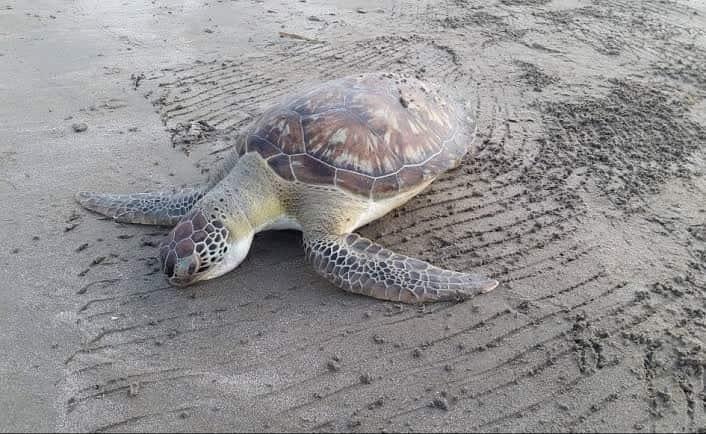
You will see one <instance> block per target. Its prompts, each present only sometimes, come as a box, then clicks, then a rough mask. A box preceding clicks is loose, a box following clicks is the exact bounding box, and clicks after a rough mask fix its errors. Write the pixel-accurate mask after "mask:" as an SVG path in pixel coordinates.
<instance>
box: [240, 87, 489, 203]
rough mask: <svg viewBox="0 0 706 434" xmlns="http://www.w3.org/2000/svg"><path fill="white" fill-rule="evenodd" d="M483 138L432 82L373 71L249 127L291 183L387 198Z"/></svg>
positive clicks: (260, 149)
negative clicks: (321, 186)
mask: <svg viewBox="0 0 706 434" xmlns="http://www.w3.org/2000/svg"><path fill="white" fill-rule="evenodd" d="M474 135H475V125H474V123H473V121H472V120H471V119H470V118H468V117H467V116H466V114H465V113H463V111H462V110H461V109H460V108H459V107H457V106H456V105H455V104H453V103H452V102H451V101H450V100H449V99H448V98H444V97H443V96H442V95H441V94H440V93H439V90H438V89H437V88H435V87H432V86H431V85H429V84H425V83H422V82H421V81H419V80H417V79H415V78H411V77H406V76H403V75H399V74H390V73H372V74H361V75H356V76H350V77H345V78H342V79H338V80H333V81H329V82H326V83H323V84H320V85H318V86H316V87H313V88H310V89H309V90H307V91H304V92H300V93H298V94H296V95H294V96H291V97H289V98H287V99H285V100H284V101H283V102H282V103H280V104H277V105H276V106H274V107H272V108H270V109H269V110H267V111H266V112H265V113H264V114H263V115H262V117H261V118H260V119H259V120H257V121H256V122H255V123H254V125H253V126H252V127H251V128H250V129H249V131H248V133H247V136H246V140H245V143H244V144H245V146H244V147H243V151H244V152H257V153H259V154H260V155H261V156H262V158H264V159H265V160H266V161H267V162H268V164H269V166H270V167H271V168H272V170H273V171H274V172H276V173H277V174H278V175H279V176H281V177H282V178H284V179H286V180H289V181H298V182H302V183H308V184H317V185H327V186H336V187H339V188H341V189H343V190H346V191H348V192H350V193H354V194H357V195H360V196H364V197H366V198H373V199H380V198H385V197H391V196H394V195H396V194H398V193H401V192H405V191H408V190H411V189H413V188H415V187H418V186H419V185H421V184H422V183H424V182H426V181H429V180H431V179H433V178H435V177H436V176H437V175H439V174H440V173H442V172H444V171H446V170H448V169H450V168H452V167H455V166H457V165H458V163H459V161H460V159H461V158H462V157H463V155H464V154H465V153H466V151H467V150H468V148H469V146H470V145H471V143H472V141H473V138H474Z"/></svg>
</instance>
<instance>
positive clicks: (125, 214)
mask: <svg viewBox="0 0 706 434" xmlns="http://www.w3.org/2000/svg"><path fill="white" fill-rule="evenodd" d="M206 191H207V188H206V187H196V188H185V189H182V190H178V191H172V190H164V191H156V192H152V193H134V194H108V193H93V192H87V191H81V192H78V193H76V201H77V202H78V203H80V204H81V205H82V206H83V207H84V208H87V209H89V210H91V211H95V212H97V213H100V214H103V215H105V216H108V217H112V218H113V219H114V220H115V221H118V222H123V223H138V224H143V225H163V226H172V225H175V224H176V223H178V222H179V220H180V219H181V218H182V217H183V216H184V215H185V214H187V213H188V212H189V210H191V208H192V207H193V206H194V204H196V202H198V201H199V200H200V199H201V198H202V197H203V196H204V194H205V193H206Z"/></svg>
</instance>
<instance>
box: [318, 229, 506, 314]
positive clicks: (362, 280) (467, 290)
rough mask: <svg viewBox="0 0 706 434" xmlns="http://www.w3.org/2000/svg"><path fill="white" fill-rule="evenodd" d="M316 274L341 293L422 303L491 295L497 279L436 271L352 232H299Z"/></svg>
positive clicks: (431, 266)
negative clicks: (301, 233)
mask: <svg viewBox="0 0 706 434" xmlns="http://www.w3.org/2000/svg"><path fill="white" fill-rule="evenodd" d="M304 248H305V250H306V257H307V259H308V260H309V261H310V262H311V263H312V265H313V266H314V268H315V269H316V271H317V272H318V273H319V274H321V275H322V276H324V277H326V278H327V279H328V280H330V281H331V282H333V283H334V284H336V285H337V286H339V287H341V288H343V289H344V290H346V291H350V292H354V293H358V294H364V295H368V296H371V297H375V298H379V299H382V300H392V301H401V302H404V303H425V302H433V301H443V300H459V299H467V298H471V297H473V296H475V295H478V294H481V293H485V292H489V291H492V290H493V289H495V287H496V286H498V281H497V280H494V279H489V278H486V277H482V276H477V275H475V274H467V273H459V272H456V271H451V270H444V269H443V268H439V267H435V266H434V265H431V264H429V263H428V262H424V261H421V260H419V259H414V258H410V257H409V256H404V255H400V254H398V253H395V252H393V251H391V250H388V249H386V248H384V247H382V246H380V245H379V244H376V243H374V242H372V241H370V240H368V239H366V238H363V237H361V236H359V235H357V234H344V235H340V236H336V235H326V234H315V233H313V234H312V233H306V232H305V233H304Z"/></svg>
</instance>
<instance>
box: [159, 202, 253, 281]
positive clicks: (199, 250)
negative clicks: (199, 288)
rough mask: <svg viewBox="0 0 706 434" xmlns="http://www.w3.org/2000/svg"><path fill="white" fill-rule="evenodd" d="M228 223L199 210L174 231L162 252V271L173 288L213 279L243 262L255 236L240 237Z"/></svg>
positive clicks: (217, 215) (167, 239)
mask: <svg viewBox="0 0 706 434" xmlns="http://www.w3.org/2000/svg"><path fill="white" fill-rule="evenodd" d="M221 217H223V216H221ZM224 220H225V218H219V213H210V212H208V211H207V210H204V209H199V208H197V209H193V210H192V211H191V212H190V213H189V214H187V215H186V216H184V218H182V219H181V221H180V222H179V223H178V224H177V225H176V226H175V227H174V229H172V231H171V232H170V233H169V235H168V236H167V238H166V239H165V240H164V241H163V242H162V244H161V245H160V248H159V257H160V260H161V263H162V271H163V272H164V273H165V274H166V277H167V280H168V281H169V283H170V284H172V285H174V286H180V287H181V286H188V285H191V284H192V283H195V282H197V281H200V280H208V279H213V278H214V277H218V276H220V275H222V274H225V273H227V272H228V271H230V270H232V269H234V268H235V267H237V266H238V265H240V263H241V262H243V260H244V259H245V256H247V254H248V251H249V250H250V244H251V243H252V233H250V234H249V236H248V235H247V233H246V235H244V236H240V237H236V236H234V235H235V233H237V232H236V231H233V230H229V228H228V227H227V226H226V224H225V222H224ZM251 232H252V231H251Z"/></svg>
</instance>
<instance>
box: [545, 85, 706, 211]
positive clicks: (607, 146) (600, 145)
mask: <svg viewBox="0 0 706 434" xmlns="http://www.w3.org/2000/svg"><path fill="white" fill-rule="evenodd" d="M611 85H612V89H611V90H610V91H609V92H608V94H607V95H606V96H605V97H600V98H590V97H589V98H585V99H583V100H581V101H578V102H556V103H544V104H540V110H541V111H542V113H543V115H544V121H545V124H546V128H547V132H548V137H547V139H546V140H547V142H548V143H550V144H551V147H555V148H556V150H557V151H559V152H557V158H558V160H557V163H560V164H561V165H566V166H570V167H575V168H577V169H578V168H583V169H584V170H585V173H586V174H588V175H590V176H591V177H592V178H593V179H594V181H595V183H596V185H597V186H598V187H599V188H600V189H601V191H602V192H603V193H604V194H606V195H607V197H608V198H609V199H610V200H611V202H613V203H614V204H615V205H618V206H625V205H627V204H628V202H629V201H630V199H631V198H633V197H635V196H640V195H641V194H644V193H652V194H654V193H657V192H658V191H659V188H660V185H661V184H662V183H663V182H664V181H666V180H667V179H669V178H674V177H684V178H688V177H690V176H691V175H692V174H693V167H692V164H690V157H691V155H692V154H693V152H694V151H696V150H697V149H699V148H700V147H703V145H704V143H705V142H706V128H704V126H703V125H700V124H698V123H696V122H694V121H692V120H690V119H689V117H688V116H687V115H688V110H689V107H690V105H689V103H688V102H687V101H686V100H685V99H683V98H681V97H679V96H678V95H679V94H677V93H675V92H674V91H672V89H670V88H667V87H664V86H662V87H660V86H657V85H645V84H639V83H636V82H632V81H623V80H614V81H611Z"/></svg>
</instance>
